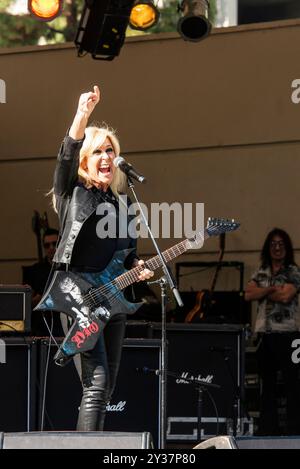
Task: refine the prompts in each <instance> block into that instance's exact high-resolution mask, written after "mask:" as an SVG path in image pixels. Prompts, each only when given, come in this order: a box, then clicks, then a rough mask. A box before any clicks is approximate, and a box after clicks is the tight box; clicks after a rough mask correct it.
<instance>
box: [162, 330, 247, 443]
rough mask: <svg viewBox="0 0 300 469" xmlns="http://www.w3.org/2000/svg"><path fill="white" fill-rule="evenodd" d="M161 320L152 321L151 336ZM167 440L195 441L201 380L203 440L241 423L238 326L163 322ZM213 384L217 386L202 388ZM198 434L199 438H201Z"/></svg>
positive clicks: (241, 340) (241, 344)
mask: <svg viewBox="0 0 300 469" xmlns="http://www.w3.org/2000/svg"><path fill="white" fill-rule="evenodd" d="M160 328H161V325H160V324H156V325H154V334H155V337H160V335H161V330H160ZM167 340H168V371H169V372H170V374H172V373H173V374H174V373H175V375H176V376H175V377H174V376H168V383H167V420H168V425H167V428H168V430H167V441H176V442H182V441H185V442H187V443H188V442H197V428H198V426H197V418H198V397H199V392H198V390H197V389H196V386H194V385H193V384H191V383H190V382H189V381H187V380H186V378H188V379H189V380H192V381H193V380H194V379H199V380H202V381H203V385H204V386H203V388H204V389H206V391H204V392H203V401H202V412H201V424H202V425H201V427H202V428H201V430H202V437H203V439H205V438H209V437H212V436H215V435H217V434H220V433H221V434H225V435H226V434H230V433H228V432H229V431H233V428H232V427H233V425H234V424H235V423H236V424H237V426H238V424H239V423H240V420H241V416H242V409H241V402H242V400H243V393H244V363H243V356H244V352H243V350H244V329H243V327H242V326H239V325H216V324H213V325H209V324H176V323H175V324H174V323H173V324H168V325H167ZM205 383H208V384H218V385H219V386H220V388H219V389H215V388H211V387H207V388H206V387H205ZM201 439H202V438H201Z"/></svg>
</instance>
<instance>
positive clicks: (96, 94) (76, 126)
mask: <svg viewBox="0 0 300 469" xmlns="http://www.w3.org/2000/svg"><path fill="white" fill-rule="evenodd" d="M99 101H100V90H99V88H98V86H94V91H90V92H89V93H83V94H82V95H81V96H80V98H79V102H78V107H77V111H76V114H75V117H74V120H73V123H72V125H71V127H70V130H69V136H70V137H72V138H73V139H74V140H82V139H83V138H84V132H85V129H86V126H87V123H88V120H89V117H90V115H91V114H92V112H93V110H94V109H95V107H96V105H97V104H98V103H99Z"/></svg>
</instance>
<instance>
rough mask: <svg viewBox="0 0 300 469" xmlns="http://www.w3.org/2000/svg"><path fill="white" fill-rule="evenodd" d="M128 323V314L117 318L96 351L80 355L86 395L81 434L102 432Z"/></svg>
mask: <svg viewBox="0 0 300 469" xmlns="http://www.w3.org/2000/svg"><path fill="white" fill-rule="evenodd" d="M125 320H126V315H125V314H119V315H116V316H114V317H113V318H112V319H111V320H110V321H109V323H108V324H107V326H106V327H105V328H104V331H103V333H102V334H101V335H100V337H99V340H98V342H97V344H96V346H95V348H94V349H93V350H91V351H89V352H86V353H83V354H81V367H82V386H83V395H82V400H81V405H80V410H79V416H78V422H77V430H79V431H96V430H103V426H104V419H105V412H106V405H107V403H108V402H109V401H110V398H111V396H112V393H113V390H114V387H115V384H116V379H117V374H118V370H119V365H120V360H121V353H122V344H123V339H124V333H125Z"/></svg>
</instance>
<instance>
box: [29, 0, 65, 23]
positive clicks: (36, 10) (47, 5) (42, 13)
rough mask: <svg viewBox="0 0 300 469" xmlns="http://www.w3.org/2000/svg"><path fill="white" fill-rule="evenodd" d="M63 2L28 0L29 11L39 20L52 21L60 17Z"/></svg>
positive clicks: (61, 0) (60, 0)
mask: <svg viewBox="0 0 300 469" xmlns="http://www.w3.org/2000/svg"><path fill="white" fill-rule="evenodd" d="M63 3H64V2H63V0H28V11H29V13H30V14H31V16H33V17H34V18H36V19H37V20H40V21H52V20H54V18H56V17H57V16H59V15H60V14H61V12H62V8H63Z"/></svg>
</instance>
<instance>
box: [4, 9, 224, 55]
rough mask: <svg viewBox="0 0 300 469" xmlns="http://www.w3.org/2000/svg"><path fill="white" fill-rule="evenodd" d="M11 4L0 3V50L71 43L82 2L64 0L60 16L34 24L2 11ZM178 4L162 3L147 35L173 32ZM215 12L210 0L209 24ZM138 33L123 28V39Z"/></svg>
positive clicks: (31, 19)
mask: <svg viewBox="0 0 300 469" xmlns="http://www.w3.org/2000/svg"><path fill="white" fill-rule="evenodd" d="M13 3H14V0H0V47H18V46H23V45H34V44H41V43H42V44H49V43H59V42H66V41H73V40H74V38H75V35H76V32H77V27H78V21H79V19H80V16H81V12H82V10H83V6H84V0H64V10H63V14H62V15H61V16H59V17H58V18H56V19H55V20H54V21H51V22H49V23H45V22H43V21H38V20H37V19H35V18H32V17H31V16H30V15H29V14H27V15H11V14H9V13H8V12H7V11H6V9H7V8H8V7H9V6H10V5H11V4H13ZM178 5H179V2H178V1H177V0H165V2H164V8H160V20H159V22H158V23H157V25H155V26H154V27H153V28H151V29H149V30H148V32H147V33H148V34H154V33H158V32H175V31H176V30H177V22H178V19H179V13H178ZM216 13H217V7H216V0H210V9H209V18H210V21H211V22H212V24H214V21H215V18H216ZM141 34H145V33H143V32H141V31H135V30H132V29H130V28H127V36H135V35H141Z"/></svg>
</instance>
